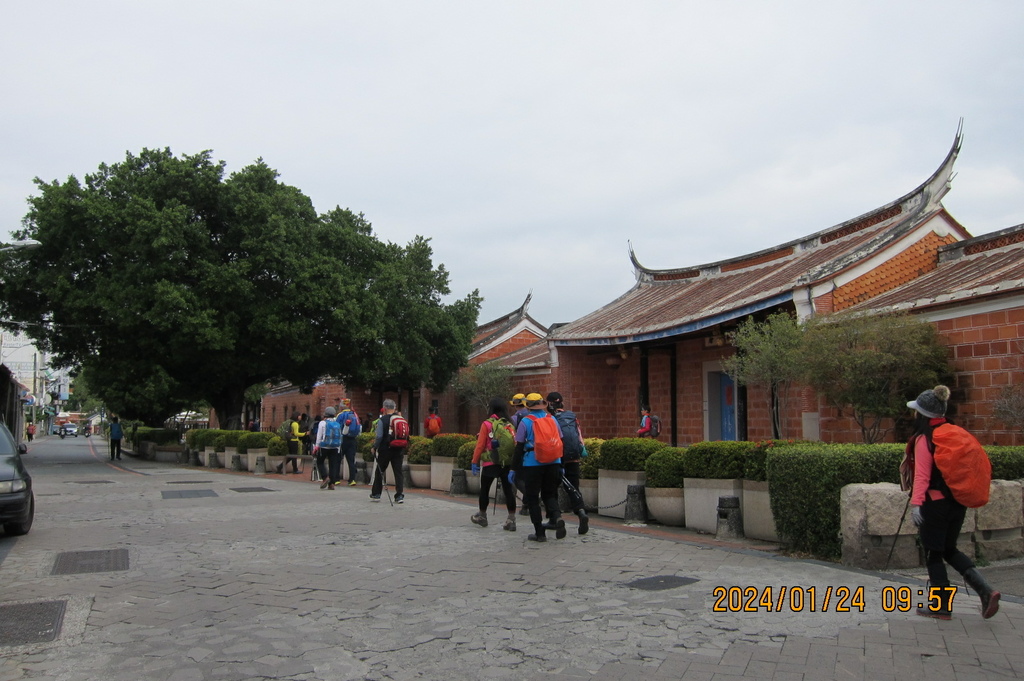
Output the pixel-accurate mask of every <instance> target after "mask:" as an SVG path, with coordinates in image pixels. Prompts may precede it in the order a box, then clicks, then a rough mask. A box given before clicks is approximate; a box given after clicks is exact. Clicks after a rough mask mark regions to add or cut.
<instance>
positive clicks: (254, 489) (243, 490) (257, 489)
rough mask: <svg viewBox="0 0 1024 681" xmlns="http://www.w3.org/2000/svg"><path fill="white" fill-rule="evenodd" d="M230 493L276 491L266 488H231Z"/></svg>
mask: <svg viewBox="0 0 1024 681" xmlns="http://www.w3.org/2000/svg"><path fill="white" fill-rule="evenodd" d="M230 489H231V491H232V492H276V491H277V490H276V489H267V488H266V487H231V488H230Z"/></svg>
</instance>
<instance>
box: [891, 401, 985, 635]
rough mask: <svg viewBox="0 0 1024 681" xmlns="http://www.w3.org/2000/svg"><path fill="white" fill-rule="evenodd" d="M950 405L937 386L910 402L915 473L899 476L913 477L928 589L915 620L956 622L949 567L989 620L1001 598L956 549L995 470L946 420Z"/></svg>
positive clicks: (909, 454) (967, 436)
mask: <svg viewBox="0 0 1024 681" xmlns="http://www.w3.org/2000/svg"><path fill="white" fill-rule="evenodd" d="M948 401H949V388H947V387H946V386H944V385H939V386H936V387H935V388H934V389H932V390H925V391H924V392H923V393H921V394H920V395H918V396H917V399H916V400H914V401H912V402H907V406H908V407H910V408H911V409H913V410H914V411H915V412H917V414H916V420H915V424H914V425H915V429H914V435H913V436H912V437H911V438H910V442H908V443H907V450H906V453H907V459H906V461H908V462H910V464H911V466H910V468H911V470H908V471H901V472H903V473H906V474H909V475H912V476H913V482H912V486H911V496H910V505H911V508H912V509H913V510H912V511H911V515H910V517H911V519H912V520H913V521H914V525H916V526H917V527H918V530H919V531H920V535H921V545H922V546H923V547H924V550H925V565H926V567H927V568H928V581H929V587H930V588H929V590H928V597H927V604H926V605H924V606H922V607H919V608H918V609H917V614H918V615H923V616H925V617H935V618H937V619H944V620H948V619H951V618H952V615H953V613H952V611H953V596H954V595H955V594H956V587H955V586H950V583H949V577H948V575H947V574H946V563H949V564H950V565H951V566H952V567H953V569H954V570H956V571H957V572H959V573H960V574H961V575H963V577H964V580H965V581H966V582H967V585H968V586H969V587H971V588H972V589H974V591H975V592H976V593H977V594H978V596H979V597H980V598H981V616H982V617H984V618H985V619H988V618H989V617H992V616H993V615H995V614H996V612H997V611H998V610H999V596H1000V594H999V592H998V591H994V590H993V589H992V587H991V586H989V584H988V582H986V581H985V578H984V577H982V576H981V573H980V572H978V569H977V568H976V567H975V566H974V563H973V562H972V561H971V559H970V558H968V557H967V556H966V555H965V554H964V553H962V552H961V551H960V550H959V549H957V547H956V540H957V538H958V537H959V536H960V528H961V527H962V526H963V524H964V517H965V516H966V514H967V505H970V506H972V507H976V506H981V505H984V503H985V502H986V501H987V500H988V487H989V482H990V481H991V477H992V467H991V464H989V461H988V457H987V456H986V455H985V450H984V449H982V448H981V445H980V444H979V443H978V441H977V440H976V439H975V438H974V437H973V436H972V435H971V434H970V433H968V432H967V431H965V430H964V429H963V428H960V427H959V426H955V425H953V424H952V423H950V422H949V420H948V419H946V405H947V403H948ZM901 468H902V467H901ZM965 504H966V505H965Z"/></svg>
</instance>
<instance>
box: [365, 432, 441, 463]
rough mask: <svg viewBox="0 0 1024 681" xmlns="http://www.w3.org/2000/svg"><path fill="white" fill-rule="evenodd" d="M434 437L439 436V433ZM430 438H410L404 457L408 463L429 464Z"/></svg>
mask: <svg viewBox="0 0 1024 681" xmlns="http://www.w3.org/2000/svg"><path fill="white" fill-rule="evenodd" d="M436 437H441V436H440V435H438V436H436ZM432 442H433V440H431V439H430V438H429V437H420V436H418V435H417V436H416V437H413V438H411V440H410V442H409V448H408V449H406V450H405V458H406V460H408V462H409V463H413V464H419V465H430V451H431V449H433V447H431V443H432ZM370 460H371V461H372V460H373V459H372V458H371V459H370Z"/></svg>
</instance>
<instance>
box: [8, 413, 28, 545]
mask: <svg viewBox="0 0 1024 681" xmlns="http://www.w3.org/2000/svg"><path fill="white" fill-rule="evenodd" d="M27 451H28V447H26V446H25V444H24V443H22V444H20V445H19V444H17V443H15V441H14V437H13V436H12V435H11V431H9V430H8V429H7V426H6V425H4V424H2V423H0V524H2V525H3V527H4V532H6V533H7V534H8V535H21V534H28V531H29V530H30V529H32V520H33V518H35V514H36V500H35V495H34V494H33V493H32V476H30V475H29V474H28V471H27V470H26V469H25V464H24V463H23V462H22V460H21V455H22V454H24V453H26V452H27Z"/></svg>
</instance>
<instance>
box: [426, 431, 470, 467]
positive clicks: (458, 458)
mask: <svg viewBox="0 0 1024 681" xmlns="http://www.w3.org/2000/svg"><path fill="white" fill-rule="evenodd" d="M435 437H437V436H436V435H435ZM474 449H476V440H470V441H469V442H464V443H463V444H462V446H461V447H459V451H458V453H457V454H456V455H455V467H456V468H462V469H466V470H468V469H469V468H470V467H471V466H472V465H473V450H474Z"/></svg>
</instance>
